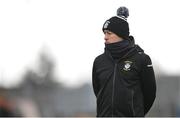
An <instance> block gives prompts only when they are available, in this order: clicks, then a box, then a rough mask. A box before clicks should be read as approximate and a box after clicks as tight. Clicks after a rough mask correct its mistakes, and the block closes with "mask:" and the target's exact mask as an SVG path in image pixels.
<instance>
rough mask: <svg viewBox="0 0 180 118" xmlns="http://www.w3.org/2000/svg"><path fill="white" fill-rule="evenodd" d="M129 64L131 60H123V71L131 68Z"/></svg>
mask: <svg viewBox="0 0 180 118" xmlns="http://www.w3.org/2000/svg"><path fill="white" fill-rule="evenodd" d="M131 64H132V61H125V62H124V68H123V70H125V71H129V70H131Z"/></svg>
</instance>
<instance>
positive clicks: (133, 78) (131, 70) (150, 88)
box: [92, 7, 156, 117]
mask: <svg viewBox="0 0 180 118" xmlns="http://www.w3.org/2000/svg"><path fill="white" fill-rule="evenodd" d="M128 16H129V11H128V9H127V8H126V7H120V8H119V9H118V10H117V16H114V17H111V18H110V19H108V20H107V21H106V22H105V23H104V25H103V29H102V30H103V32H104V35H105V37H104V39H105V51H104V53H103V54H101V55H99V56H98V57H96V59H95V60H94V63H93V72H92V83H93V89H94V93H95V96H96V98H97V116H98V117H120V116H125V117H126V116H145V114H146V113H147V112H148V111H149V110H150V108H151V106H152V104H153V102H154V100H155V96H156V82H155V76H154V71H153V66H152V63H151V59H150V57H149V56H148V55H147V54H145V53H144V51H143V50H142V49H141V48H140V47H139V46H138V45H135V44H134V38H133V37H132V36H129V25H128V22H127V17H128Z"/></svg>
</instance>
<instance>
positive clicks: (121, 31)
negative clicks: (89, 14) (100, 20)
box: [102, 7, 129, 39]
mask: <svg viewBox="0 0 180 118" xmlns="http://www.w3.org/2000/svg"><path fill="white" fill-rule="evenodd" d="M128 16H129V10H128V8H126V7H119V8H118V9H117V16H113V17H111V18H110V19H108V20H106V22H105V23H104V25H103V28H102V30H103V32H104V31H105V30H109V31H111V32H113V33H115V34H116V35H118V36H119V37H122V38H123V39H128V38H129V24H128V22H127V18H128Z"/></svg>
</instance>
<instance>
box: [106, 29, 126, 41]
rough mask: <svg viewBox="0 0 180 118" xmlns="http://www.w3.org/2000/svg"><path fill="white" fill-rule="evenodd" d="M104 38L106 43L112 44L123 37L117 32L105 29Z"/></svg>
mask: <svg viewBox="0 0 180 118" xmlns="http://www.w3.org/2000/svg"><path fill="white" fill-rule="evenodd" d="M104 40H105V43H106V44H110V43H116V42H119V41H122V40H123V39H122V38H121V37H119V36H117V35H116V34H115V33H113V32H111V31H109V30H105V31H104Z"/></svg>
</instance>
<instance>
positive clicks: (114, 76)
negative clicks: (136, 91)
mask: <svg viewBox="0 0 180 118" xmlns="http://www.w3.org/2000/svg"><path fill="white" fill-rule="evenodd" d="M116 68H117V63H115V66H114V75H113V86H112V87H113V88H112V117H114V89H115V80H116Z"/></svg>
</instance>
